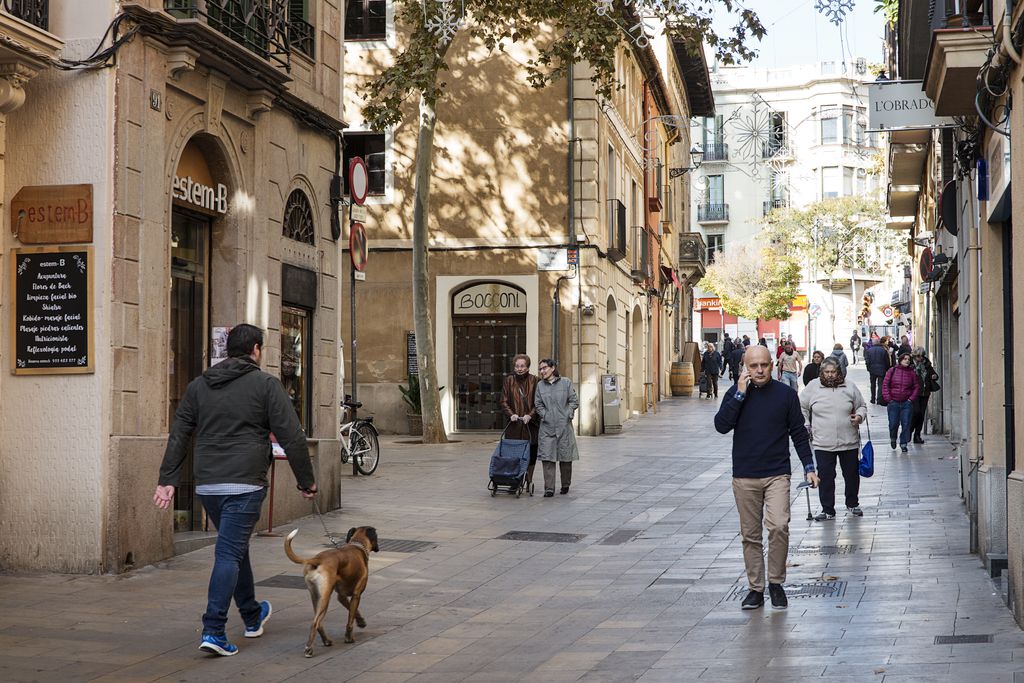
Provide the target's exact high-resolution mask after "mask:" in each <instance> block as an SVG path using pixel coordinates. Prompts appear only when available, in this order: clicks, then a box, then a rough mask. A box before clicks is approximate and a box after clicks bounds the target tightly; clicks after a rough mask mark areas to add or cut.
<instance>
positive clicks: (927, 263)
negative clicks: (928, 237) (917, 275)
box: [921, 247, 934, 280]
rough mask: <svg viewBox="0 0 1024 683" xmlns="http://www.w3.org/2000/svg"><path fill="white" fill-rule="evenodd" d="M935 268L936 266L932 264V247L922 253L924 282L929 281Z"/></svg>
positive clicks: (922, 276) (922, 277)
mask: <svg viewBox="0 0 1024 683" xmlns="http://www.w3.org/2000/svg"><path fill="white" fill-rule="evenodd" d="M933 267H934V266H933V264H932V249H931V247H926V248H925V250H924V251H922V252H921V279H922V280H924V279H927V277H928V274H929V273H931V272H932V268H933Z"/></svg>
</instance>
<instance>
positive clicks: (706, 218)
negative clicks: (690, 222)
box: [697, 204, 729, 223]
mask: <svg viewBox="0 0 1024 683" xmlns="http://www.w3.org/2000/svg"><path fill="white" fill-rule="evenodd" d="M728 220H729V205H728V204H698V205H697V221H698V222H701V223H711V222H715V221H728Z"/></svg>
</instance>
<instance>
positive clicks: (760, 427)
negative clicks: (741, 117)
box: [715, 380, 814, 479]
mask: <svg viewBox="0 0 1024 683" xmlns="http://www.w3.org/2000/svg"><path fill="white" fill-rule="evenodd" d="M715 429H717V430H718V432H719V433H720V434H728V433H729V432H730V431H731V432H733V437H732V476H733V477H738V478H743V479H745V478H752V479H762V478H765V477H776V476H779V475H782V474H792V469H791V468H790V459H789V457H790V456H789V440H790V439H792V440H793V446H794V447H796V454H797V456H799V458H800V462H802V463H803V465H804V469H807V468H808V467H810V468H811V469H813V465H814V455H813V453H812V452H811V440H810V436H809V435H808V433H807V428H806V427H805V426H804V415H803V412H802V411H801V410H800V399H799V398H798V397H797V393H796V392H795V391H794V390H793V389H791V388H790V387H789V386H787V385H785V384H783V383H782V382H778V381H776V380H771V381H769V382H768V384H766V385H765V386H763V387H758V386H754V383H753V382H751V383H750V384H749V385H748V388H747V395H746V397H745V398H744V399H743V400H742V401H741V400H739V399H738V398H736V385H735V384H734V385H733V386H731V387H729V391H727V392H726V394H725V399H724V400H723V401H722V405H721V406H720V407H719V409H718V414H717V415H715Z"/></svg>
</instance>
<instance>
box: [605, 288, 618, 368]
mask: <svg viewBox="0 0 1024 683" xmlns="http://www.w3.org/2000/svg"><path fill="white" fill-rule="evenodd" d="M605 316H606V318H605V333H604V344H605V347H604V353H605V371H606V372H607V373H608V374H609V375H615V374H618V372H619V309H618V305H617V304H616V303H615V297H614V296H612V295H610V294H609V295H608V304H607V305H606V307H605Z"/></svg>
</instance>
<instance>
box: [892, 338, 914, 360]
mask: <svg viewBox="0 0 1024 683" xmlns="http://www.w3.org/2000/svg"><path fill="white" fill-rule="evenodd" d="M904 353H909V354H910V355H911V356H913V355H914V350H913V349H912V348H910V337H908V336H907V335H903V336H902V337H900V345H899V346H898V347H897V348H896V355H897V356H899V355H902V354H904Z"/></svg>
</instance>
